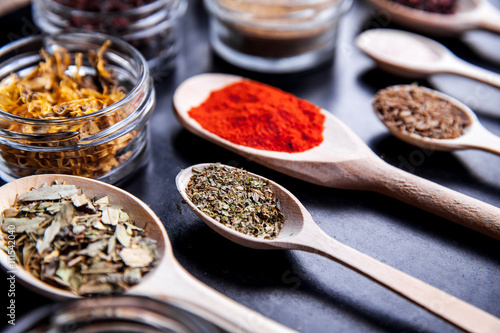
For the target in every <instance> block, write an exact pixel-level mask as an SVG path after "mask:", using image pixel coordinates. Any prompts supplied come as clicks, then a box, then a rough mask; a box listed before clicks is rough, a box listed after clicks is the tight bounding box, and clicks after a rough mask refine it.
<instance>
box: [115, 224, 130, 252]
mask: <svg viewBox="0 0 500 333" xmlns="http://www.w3.org/2000/svg"><path fill="white" fill-rule="evenodd" d="M115 236H116V239H117V240H118V242H120V244H121V245H123V246H125V247H129V246H130V236H129V235H128V234H127V231H126V230H125V227H124V226H123V225H121V224H119V225H117V226H116V229H115Z"/></svg>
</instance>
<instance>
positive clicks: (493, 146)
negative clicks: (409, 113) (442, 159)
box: [373, 85, 500, 155]
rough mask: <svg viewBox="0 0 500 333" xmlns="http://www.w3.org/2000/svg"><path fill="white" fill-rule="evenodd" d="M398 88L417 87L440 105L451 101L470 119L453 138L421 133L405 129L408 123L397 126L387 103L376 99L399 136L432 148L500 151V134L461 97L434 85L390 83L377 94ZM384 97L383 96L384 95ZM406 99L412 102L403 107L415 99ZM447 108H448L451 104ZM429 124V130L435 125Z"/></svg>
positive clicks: (385, 121)
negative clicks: (390, 85)
mask: <svg viewBox="0 0 500 333" xmlns="http://www.w3.org/2000/svg"><path fill="white" fill-rule="evenodd" d="M397 90H404V91H406V92H408V91H411V90H413V91H415V90H420V92H421V93H423V94H425V95H427V96H428V98H429V99H430V98H432V99H434V100H435V103H436V104H437V105H439V103H443V102H444V103H447V104H448V105H450V106H451V107H453V108H454V110H456V111H459V112H461V113H462V116H463V117H464V118H466V119H468V125H467V126H466V127H465V128H464V129H463V131H460V132H463V133H462V134H461V135H459V136H457V137H456V138H449V139H441V138H438V137H436V138H433V137H429V136H423V135H419V134H418V132H413V133H412V132H409V131H408V130H405V126H404V125H398V126H396V125H395V123H394V122H393V121H391V120H390V119H389V118H388V117H386V116H384V114H383V112H382V109H383V107H382V106H381V103H383V102H381V103H377V102H376V103H375V104H374V107H373V109H374V111H375V114H376V115H377V117H378V118H379V119H380V120H381V121H382V123H383V124H384V125H385V126H386V127H387V128H388V129H389V131H390V132H391V133H392V134H393V135H394V136H396V137H397V138H399V139H401V140H403V141H405V142H407V143H409V144H412V145H415V146H418V147H422V148H424V149H430V150H441V151H451V150H461V149H480V150H484V151H487V152H490V153H493V154H497V155H500V138H499V137H498V136H496V135H494V134H493V133H491V132H490V131H488V130H487V129H486V128H484V127H483V126H482V125H481V123H480V122H479V120H478V119H477V116H476V114H475V113H474V112H473V111H472V110H471V109H470V108H469V107H468V106H467V105H465V104H463V103H461V102H460V101H458V100H456V99H454V98H452V97H450V96H448V95H446V94H443V93H440V92H438V91H435V90H433V89H429V88H425V87H412V86H409V85H400V86H393V87H388V88H386V89H384V90H382V91H381V92H379V93H378V94H377V96H378V95H381V94H384V92H386V91H392V92H395V91H397ZM378 100H379V99H378V98H377V97H376V101H378ZM380 100H382V98H380ZM406 102H407V103H408V104H406V105H403V108H405V107H406V108H407V107H408V105H409V104H410V103H411V101H409V100H406ZM444 109H445V108H444V107H441V109H440V111H443V110H444ZM446 109H448V107H447V108H446ZM438 110H439V106H438ZM428 111H429V110H428V108H427V110H424V111H421V112H428ZM402 119H404V118H402ZM441 125H442V124H441V123H439V124H437V126H436V130H440V129H439V127H440V126H441ZM408 126H413V125H408ZM427 126H428V127H429V131H432V125H427ZM447 126H448V127H452V125H447Z"/></svg>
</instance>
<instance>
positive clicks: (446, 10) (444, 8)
mask: <svg viewBox="0 0 500 333" xmlns="http://www.w3.org/2000/svg"><path fill="white" fill-rule="evenodd" d="M393 1H394V2H397V3H399V4H402V5H404V6H407V7H411V8H415V9H420V10H423V11H426V12H432V13H439V14H454V13H455V12H456V9H457V0H393Z"/></svg>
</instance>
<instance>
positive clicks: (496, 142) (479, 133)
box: [461, 125, 500, 155]
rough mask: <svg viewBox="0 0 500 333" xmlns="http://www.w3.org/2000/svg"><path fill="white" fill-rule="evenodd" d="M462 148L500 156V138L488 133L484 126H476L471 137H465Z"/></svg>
mask: <svg viewBox="0 0 500 333" xmlns="http://www.w3.org/2000/svg"><path fill="white" fill-rule="evenodd" d="M462 141H463V143H462V144H461V146H463V147H464V148H474V149H480V150H483V151H486V152H488V153H493V154H496V155H500V137H498V136H496V135H495V134H493V133H491V132H490V131H488V130H487V129H486V128H484V127H483V126H482V125H476V126H474V129H473V131H471V133H470V135H465V136H464V137H463V140H462Z"/></svg>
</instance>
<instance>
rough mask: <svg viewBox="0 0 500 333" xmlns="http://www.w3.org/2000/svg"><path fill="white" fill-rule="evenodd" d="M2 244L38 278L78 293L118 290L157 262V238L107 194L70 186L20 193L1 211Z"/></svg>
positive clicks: (57, 185) (19, 262) (126, 287)
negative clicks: (89, 195) (88, 192)
mask: <svg viewBox="0 0 500 333" xmlns="http://www.w3.org/2000/svg"><path fill="white" fill-rule="evenodd" d="M1 230H2V232H3V238H4V240H5V241H4V243H3V244H1V248H2V250H3V251H5V252H6V253H7V254H8V255H9V257H10V261H11V262H15V263H17V264H18V265H20V266H22V267H23V268H24V269H25V270H27V271H28V272H30V273H31V274H32V275H33V276H35V277H36V278H38V279H40V280H42V281H44V282H46V283H48V284H50V285H53V286H55V287H58V288H62V289H65V290H68V291H71V292H73V293H75V294H78V295H87V294H113V293H120V292H123V291H125V290H127V289H128V288H130V286H132V285H134V284H137V283H139V281H140V279H141V278H142V276H143V275H144V274H146V273H147V272H148V271H150V270H151V268H153V267H154V266H155V265H156V264H157V262H158V254H157V250H156V242H155V241H154V240H153V239H151V238H148V237H146V235H145V232H144V230H143V229H141V228H139V227H137V226H135V225H134V224H133V221H131V219H130V217H129V215H128V214H127V213H126V212H125V211H124V210H123V208H122V207H121V206H119V205H118V204H116V203H110V202H109V200H108V197H103V198H100V199H97V198H94V199H89V198H87V197H86V196H85V193H84V192H83V191H82V190H81V189H77V188H76V187H75V186H74V185H66V184H60V183H57V182H56V183H55V184H53V185H51V186H48V185H44V186H42V187H40V188H38V189H34V190H31V191H29V192H27V193H24V194H22V195H19V196H18V197H17V200H16V203H15V204H14V206H12V207H11V208H8V209H6V210H4V211H3V213H2V215H1Z"/></svg>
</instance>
